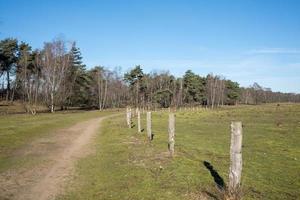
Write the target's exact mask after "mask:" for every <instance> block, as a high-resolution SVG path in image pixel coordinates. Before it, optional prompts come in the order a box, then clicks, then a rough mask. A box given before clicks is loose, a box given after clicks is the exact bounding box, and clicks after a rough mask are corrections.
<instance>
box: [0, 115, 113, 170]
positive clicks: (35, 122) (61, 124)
mask: <svg viewBox="0 0 300 200" xmlns="http://www.w3.org/2000/svg"><path fill="white" fill-rule="evenodd" d="M107 113H109V112H99V111H76V112H70V111H68V112H58V113H54V114H50V113H45V114H37V115H35V116H33V115H29V114H18V115H3V116H0V173H1V172H3V171H5V170H6V169H11V168H14V167H18V166H23V165H24V164H26V163H29V162H31V161H32V159H30V158H28V157H26V156H25V157H24V155H23V154H21V155H20V154H18V153H16V151H18V150H19V149H22V148H23V147H24V146H26V145H28V143H30V142H31V141H32V140H34V139H36V138H40V137H42V136H46V135H47V134H54V133H55V130H58V129H61V128H65V127H68V126H71V125H72V124H75V123H76V122H79V121H83V120H87V119H90V118H93V117H97V116H102V115H105V114H107Z"/></svg>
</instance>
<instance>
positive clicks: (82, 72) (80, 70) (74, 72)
mask: <svg viewBox="0 0 300 200" xmlns="http://www.w3.org/2000/svg"><path fill="white" fill-rule="evenodd" d="M70 58H71V63H72V66H71V81H72V93H71V96H70V98H69V99H70V100H69V102H70V103H69V104H71V105H72V106H86V103H87V102H88V88H89V82H90V77H89V75H88V74H87V72H86V66H85V65H84V64H83V62H82V56H81V52H80V49H79V48H78V47H76V43H75V42H74V43H73V44H72V48H71V50H70Z"/></svg>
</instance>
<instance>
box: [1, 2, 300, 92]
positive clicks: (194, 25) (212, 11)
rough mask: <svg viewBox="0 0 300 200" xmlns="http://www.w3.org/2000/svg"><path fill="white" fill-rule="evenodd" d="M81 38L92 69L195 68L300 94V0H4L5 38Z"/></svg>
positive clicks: (31, 40)
mask: <svg viewBox="0 0 300 200" xmlns="http://www.w3.org/2000/svg"><path fill="white" fill-rule="evenodd" d="M57 36H63V37H64V38H66V39H67V40H75V41H77V44H78V46H79V47H80V48H81V51H82V54H83V57H84V62H85V63H86V64H87V66H88V67H93V66H95V65H104V66H106V67H109V68H114V67H116V66H121V67H122V68H123V70H124V71H126V70H128V69H129V68H131V67H133V66H134V65H137V64H140V65H142V67H143V68H144V70H145V72H150V71H152V70H169V71H170V72H171V73H173V74H175V75H177V76H180V75H182V74H183V73H184V72H185V71H186V70H187V69H192V70H193V71H194V72H196V73H198V74H200V75H206V74H207V73H210V72H212V73H214V74H220V75H223V76H225V77H226V78H229V79H232V80H235V81H238V82H239V83H240V84H241V85H242V86H248V85H250V84H252V83H253V82H258V83H259V84H261V85H263V86H265V87H270V88H272V90H273V91H284V92H297V93H300V1H297V0H294V1H292V0H268V1H267V0H218V1H216V0H215V1H214V0H206V1H200V0H198V1H187V0H186V1H184V0H182V1H176V0H172V1H168V0H165V1H164V0H148V1H142V0H139V1H126V0H122V1H121V0H120V1H115V0H107V1H101V0H98V1H96V0H94V1H88V0H82V1H79V0H77V1H76V0H73V1H71V0H69V1H67V0H48V1H46V0H44V1H42V0H35V1H33V0H26V1H25V0H23V1H21V0H19V1H15V0H0V39H3V38H5V37H16V38H18V39H19V40H23V41H26V42H28V43H30V44H31V45H32V46H33V47H34V48H41V47H42V45H43V42H45V41H51V40H52V39H53V38H55V37H57Z"/></svg>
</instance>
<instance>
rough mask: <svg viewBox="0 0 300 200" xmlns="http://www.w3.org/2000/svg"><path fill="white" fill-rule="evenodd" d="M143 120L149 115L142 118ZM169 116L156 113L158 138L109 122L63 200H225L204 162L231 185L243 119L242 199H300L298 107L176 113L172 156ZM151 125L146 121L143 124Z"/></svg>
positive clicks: (119, 121) (121, 121)
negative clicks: (237, 124) (201, 199)
mask: <svg viewBox="0 0 300 200" xmlns="http://www.w3.org/2000/svg"><path fill="white" fill-rule="evenodd" d="M144 118H145V116H143V119H144ZM167 118H168V114H167V113H155V114H153V132H154V134H155V136H154V140H153V142H152V143H151V144H148V143H147V140H146V136H145V134H146V133H145V132H144V133H142V134H137V133H136V127H134V128H133V129H128V128H126V125H125V120H124V119H123V117H122V118H121V117H118V118H115V119H109V120H107V121H106V122H105V123H104V125H103V126H102V133H101V134H99V135H98V137H97V139H96V141H95V144H94V147H95V149H96V152H95V153H94V154H92V155H90V156H88V157H86V158H84V159H82V160H80V161H79V162H78V163H77V168H76V169H77V170H76V176H75V178H74V179H73V180H72V181H71V182H70V184H69V186H68V188H67V192H66V194H65V195H62V196H60V197H58V199H63V200H67V199H70V200H71V199H90V200H92V199H105V200H109V199H111V200H115V199H122V200H126V199H128V200H129V199H130V200H133V199H136V200H142V199H143V200H153V199H166V200H167V199H174V200H176V199H178V200H179V199H197V198H196V197H197V196H200V195H210V196H217V197H218V196H219V194H218V191H217V189H216V184H215V182H214V179H213V178H212V176H211V174H210V172H209V171H208V170H207V168H206V167H205V166H204V164H203V162H204V161H207V162H209V163H210V164H211V165H212V166H213V167H214V169H215V170H216V171H217V172H218V174H219V175H220V176H221V177H222V178H223V179H224V182H225V183H227V182H228V169H229V146H230V144H229V142H230V122H231V121H234V120H240V121H242V122H243V125H244V128H243V131H244V135H243V172H242V192H243V196H244V198H243V199H297V198H299V196H300V190H299V188H300V163H299V162H300V161H299V160H300V146H299V144H300V105H299V104H297V105H296V104H284V105H283V104H282V105H280V107H277V106H276V105H274V104H270V105H261V106H240V107H228V108H222V109H219V110H214V111H199V112H193V113H187V112H181V113H177V114H176V145H175V151H176V155H175V157H174V158H173V159H171V158H170V157H169V155H168V152H167ZM143 125H144V126H143V127H145V121H143Z"/></svg>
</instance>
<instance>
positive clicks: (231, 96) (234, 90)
mask: <svg viewBox="0 0 300 200" xmlns="http://www.w3.org/2000/svg"><path fill="white" fill-rule="evenodd" d="M226 94H227V104H237V102H238V100H239V98H240V87H239V84H238V83H237V82H233V81H231V80H226Z"/></svg>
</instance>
